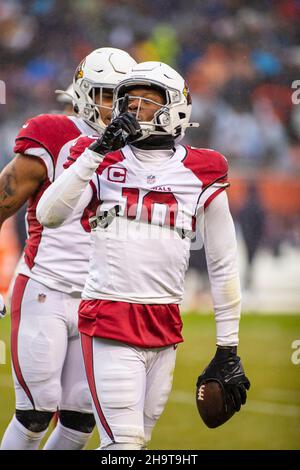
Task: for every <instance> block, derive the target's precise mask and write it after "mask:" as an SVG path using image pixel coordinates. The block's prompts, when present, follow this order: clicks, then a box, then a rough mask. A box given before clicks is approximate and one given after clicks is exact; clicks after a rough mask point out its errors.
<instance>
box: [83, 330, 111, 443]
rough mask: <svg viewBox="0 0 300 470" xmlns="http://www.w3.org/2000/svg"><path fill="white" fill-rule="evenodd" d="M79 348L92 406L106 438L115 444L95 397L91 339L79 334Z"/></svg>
mask: <svg viewBox="0 0 300 470" xmlns="http://www.w3.org/2000/svg"><path fill="white" fill-rule="evenodd" d="M81 347H82V352H83V359H84V366H85V372H86V376H87V381H88V384H89V387H90V392H91V395H92V398H93V402H94V405H95V407H96V410H97V414H98V416H99V419H100V421H101V424H102V426H103V427H104V429H105V431H106V432H107V434H108V436H109V437H110V439H111V440H112V442H115V438H114V435H113V433H112V431H111V429H110V427H109V424H108V423H107V421H106V419H105V416H104V414H103V411H102V409H101V406H100V403H99V399H98V395H97V388H96V382H95V376H94V360H93V337H91V336H88V335H85V334H84V333H81Z"/></svg>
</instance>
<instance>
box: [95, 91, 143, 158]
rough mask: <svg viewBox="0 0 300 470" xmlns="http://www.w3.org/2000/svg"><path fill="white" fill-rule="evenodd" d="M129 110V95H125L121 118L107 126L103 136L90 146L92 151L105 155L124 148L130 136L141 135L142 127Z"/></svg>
mask: <svg viewBox="0 0 300 470" xmlns="http://www.w3.org/2000/svg"><path fill="white" fill-rule="evenodd" d="M127 109H128V95H125V96H124V99H123V103H122V106H121V108H120V114H119V116H118V117H116V118H115V119H114V120H113V121H112V122H111V123H110V124H109V125H108V126H107V128H106V129H105V131H104V133H103V135H102V136H101V137H99V138H98V139H97V140H96V141H95V142H93V143H92V144H91V145H90V146H89V149H90V150H93V151H94V152H97V153H100V154H101V155H105V154H106V153H108V152H113V151H114V150H119V149H120V148H122V147H124V145H126V142H127V138H128V137H129V136H136V135H137V134H138V133H139V131H140V129H141V128H140V125H139V123H138V121H137V119H136V117H135V116H134V114H132V113H130V112H129V111H127ZM124 134H125V136H124ZM126 134H127V135H126Z"/></svg>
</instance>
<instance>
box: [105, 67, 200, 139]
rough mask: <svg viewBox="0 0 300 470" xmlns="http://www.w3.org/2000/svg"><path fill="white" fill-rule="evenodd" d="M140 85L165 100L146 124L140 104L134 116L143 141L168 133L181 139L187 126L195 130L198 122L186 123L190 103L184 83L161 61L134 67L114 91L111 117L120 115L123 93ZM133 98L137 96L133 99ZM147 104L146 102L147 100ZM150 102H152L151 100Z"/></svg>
mask: <svg viewBox="0 0 300 470" xmlns="http://www.w3.org/2000/svg"><path fill="white" fill-rule="evenodd" d="M139 86H146V87H147V86H149V87H152V88H155V89H158V90H160V91H161V92H162V93H163V94H164V95H165V97H166V99H165V104H163V105H161V104H160V103H156V104H159V106H160V108H159V109H158V110H157V111H156V112H155V114H154V116H153V119H152V120H151V121H149V122H146V121H140V120H139V116H138V115H139V109H140V106H141V100H143V99H145V100H146V98H142V97H139V99H140V104H139V107H138V110H137V113H136V117H137V119H138V120H139V124H140V126H141V130H142V136H141V137H139V138H138V139H137V140H142V139H145V138H147V137H148V136H150V135H166V134H171V135H172V136H174V137H176V138H178V137H183V135H184V133H185V129H186V128H187V127H198V126H199V124H198V123H192V122H189V119H190V116H191V111H192V100H191V95H190V92H189V89H188V86H187V84H186V82H185V80H184V79H183V78H182V77H181V75H179V73H178V72H176V70H174V69H173V68H172V67H170V66H169V65H167V64H164V63H162V62H142V63H140V64H137V65H134V66H133V68H132V70H131V71H130V72H128V73H127V75H126V76H125V77H124V79H123V80H122V81H121V82H120V83H119V84H118V85H117V86H116V88H115V90H114V112H113V118H114V117H117V116H118V115H119V112H120V111H119V110H120V107H121V104H122V100H123V97H124V95H125V94H128V95H129V100H130V90H131V89H133V88H135V87H139ZM135 98H136V97H135ZM148 101H149V100H148ZM150 101H151V100H150Z"/></svg>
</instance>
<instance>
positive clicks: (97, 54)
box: [73, 47, 136, 132]
mask: <svg viewBox="0 0 300 470" xmlns="http://www.w3.org/2000/svg"><path fill="white" fill-rule="evenodd" d="M135 64H136V61H135V60H134V59H133V58H132V57H131V56H130V55H129V54H128V53H127V52H125V51H122V50H121V49H115V48H113V47H101V48H100V49H96V50H95V51H93V52H91V53H90V54H89V55H88V56H86V58H85V59H83V60H82V61H81V62H80V64H79V65H78V67H77V69H76V72H75V75H74V79H73V91H74V98H73V102H74V109H75V112H76V113H77V114H78V115H79V116H80V117H81V118H83V119H84V120H85V121H88V123H89V125H90V126H92V127H93V128H94V129H96V130H97V131H98V132H99V131H100V132H101V131H103V130H104V129H105V127H106V125H105V124H104V122H103V121H102V119H101V107H103V106H102V93H103V89H105V88H110V89H112V90H113V89H114V88H115V86H116V85H117V83H119V81H120V80H122V78H124V76H125V74H126V73H127V72H129V71H130V70H131V69H132V67H133V66H134V65H135ZM97 92H100V98H99V99H98V98H97V103H96V100H95V99H96V93H97ZM105 107H106V108H107V106H105ZM107 109H108V108H107ZM109 109H111V108H109Z"/></svg>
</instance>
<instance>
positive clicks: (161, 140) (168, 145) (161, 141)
mask: <svg viewBox="0 0 300 470" xmlns="http://www.w3.org/2000/svg"><path fill="white" fill-rule="evenodd" d="M128 143H131V142H128ZM131 145H133V146H134V147H136V148H139V149H143V150H170V149H172V148H173V147H174V145H175V142H174V137H173V136H172V135H169V134H168V135H163V136H162V135H150V136H149V137H147V138H146V139H143V140H137V141H136V142H132V143H131Z"/></svg>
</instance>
